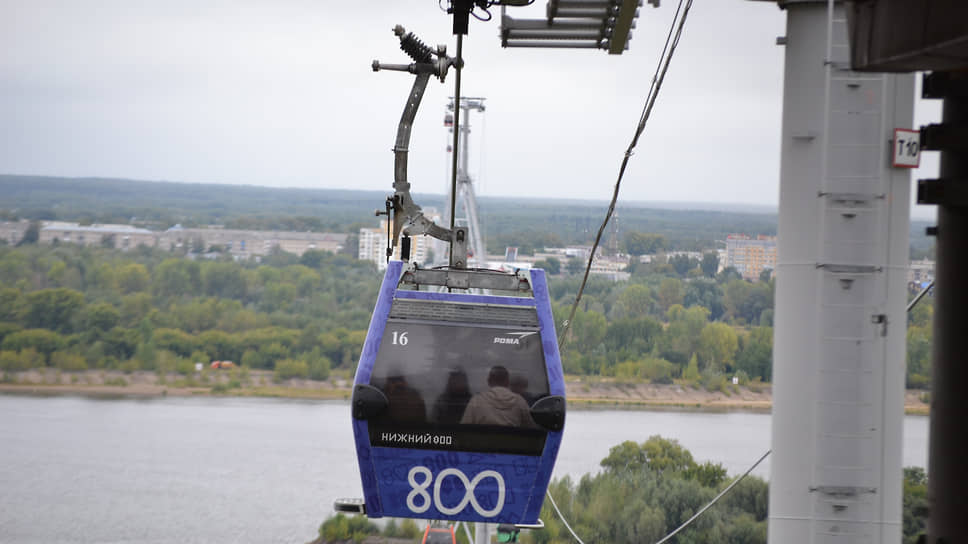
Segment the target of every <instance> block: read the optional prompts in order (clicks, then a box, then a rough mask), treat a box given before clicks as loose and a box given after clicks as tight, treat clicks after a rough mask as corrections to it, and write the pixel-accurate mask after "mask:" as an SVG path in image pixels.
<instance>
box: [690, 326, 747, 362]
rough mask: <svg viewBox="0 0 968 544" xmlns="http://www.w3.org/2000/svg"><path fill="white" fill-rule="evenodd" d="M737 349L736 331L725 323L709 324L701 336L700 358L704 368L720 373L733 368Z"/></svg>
mask: <svg viewBox="0 0 968 544" xmlns="http://www.w3.org/2000/svg"><path fill="white" fill-rule="evenodd" d="M737 349H739V341H738V340H737V337H736V331H734V330H733V328H732V327H730V326H729V325H727V324H725V323H718V322H714V323H708V324H707V325H706V326H705V327H704V328H703V330H702V332H701V333H700V334H699V358H700V362H702V365H703V367H704V368H713V369H716V370H718V371H720V372H722V371H725V370H726V369H728V368H731V367H732V366H733V362H734V361H735V359H736V350H737Z"/></svg>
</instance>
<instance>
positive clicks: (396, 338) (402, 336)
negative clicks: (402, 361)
mask: <svg viewBox="0 0 968 544" xmlns="http://www.w3.org/2000/svg"><path fill="white" fill-rule="evenodd" d="M408 342H410V339H409V338H407V331H403V332H397V331H393V345H394V346H406V345H407V343H408Z"/></svg>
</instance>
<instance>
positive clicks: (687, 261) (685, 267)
mask: <svg viewBox="0 0 968 544" xmlns="http://www.w3.org/2000/svg"><path fill="white" fill-rule="evenodd" d="M669 264H671V265H672V268H674V269H675V270H676V274H678V275H679V277H684V276H686V274H687V273H688V272H689V271H690V270H692V269H694V268H696V267H697V266H699V261H697V260H696V259H693V258H692V257H689V256H688V255H682V254H679V255H673V256H672V258H670V259H669Z"/></svg>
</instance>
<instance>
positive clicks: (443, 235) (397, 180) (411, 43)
mask: <svg viewBox="0 0 968 544" xmlns="http://www.w3.org/2000/svg"><path fill="white" fill-rule="evenodd" d="M393 33H394V34H396V35H397V37H399V38H400V48H401V49H402V50H403V51H404V52H405V53H407V55H409V56H410V58H411V59H413V60H414V62H413V63H412V64H382V63H381V62H380V61H378V60H374V61H373V71H375V72H377V71H380V70H395V71H401V72H409V73H411V74H415V75H416V76H417V77H416V78H415V79H414V82H413V87H412V88H411V89H410V96H409V98H408V99H407V104H406V106H405V107H404V109H403V115H401V117H400V123H399V124H398V126H397V139H396V142H395V144H394V146H393V153H394V164H393V189H394V195H393V197H392V202H393V219H392V220H391V221H388V223H389V224H390V225H391V226H392V234H391V236H390V244H389V245H390V247H388V253H391V254H392V252H393V247H394V246H396V244H397V240H398V239H399V238H400V235H401V234H404V235H407V236H417V235H420V234H424V235H428V236H432V237H434V238H437V239H438V240H443V241H444V242H448V243H450V244H451V252H450V254H451V257H450V266H451V267H453V268H465V267H466V254H467V253H466V250H464V251H454V249H455V244H459V243H460V240H459V235H460V233H458V232H455V231H456V230H457V229H454V230H453V231H452V230H450V229H447V228H444V227H441V226H439V225H437V224H436V223H434V222H433V221H431V220H430V219H428V218H427V217H425V216H424V214H423V210H422V209H421V208H420V206H418V205H417V203H416V202H414V201H413V198H412V197H411V196H410V183H409V182H408V181H407V158H408V156H409V152H410V131H411V129H412V128H413V121H414V119H415V118H416V116H417V109H418V108H419V107H420V101H421V100H422V99H423V95H424V91H426V89H427V83H428V82H429V80H430V76H436V77H437V78H438V79H439V80H440V81H441V82H443V81H444V79H445V78H446V77H447V70H448V69H449V68H450V67H451V66H456V65H457V62H458V61H457V60H455V59H453V58H452V57H448V56H447V48H446V46H444V45H438V46H437V48H436V49H431V48H430V47H428V46H427V45H425V44H424V43H423V42H422V41H420V39H419V38H417V37H416V36H415V35H414V34H413V33H412V32H407V31H406V29H405V28H403V27H402V26H400V25H397V26H396V27H394V29H393ZM434 56H436V57H437V60H434V59H433V57H434ZM464 245H465V246H466V241H465V243H464Z"/></svg>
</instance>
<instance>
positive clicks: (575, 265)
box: [565, 257, 586, 274]
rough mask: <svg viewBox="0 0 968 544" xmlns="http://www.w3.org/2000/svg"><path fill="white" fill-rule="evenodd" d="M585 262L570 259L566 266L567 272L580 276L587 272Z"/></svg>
mask: <svg viewBox="0 0 968 544" xmlns="http://www.w3.org/2000/svg"><path fill="white" fill-rule="evenodd" d="M585 265H586V263H585V261H583V260H581V259H579V258H578V257H569V258H568V262H567V263H566V264H565V270H567V271H568V273H569V274H580V273H582V272H584V270H585Z"/></svg>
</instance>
